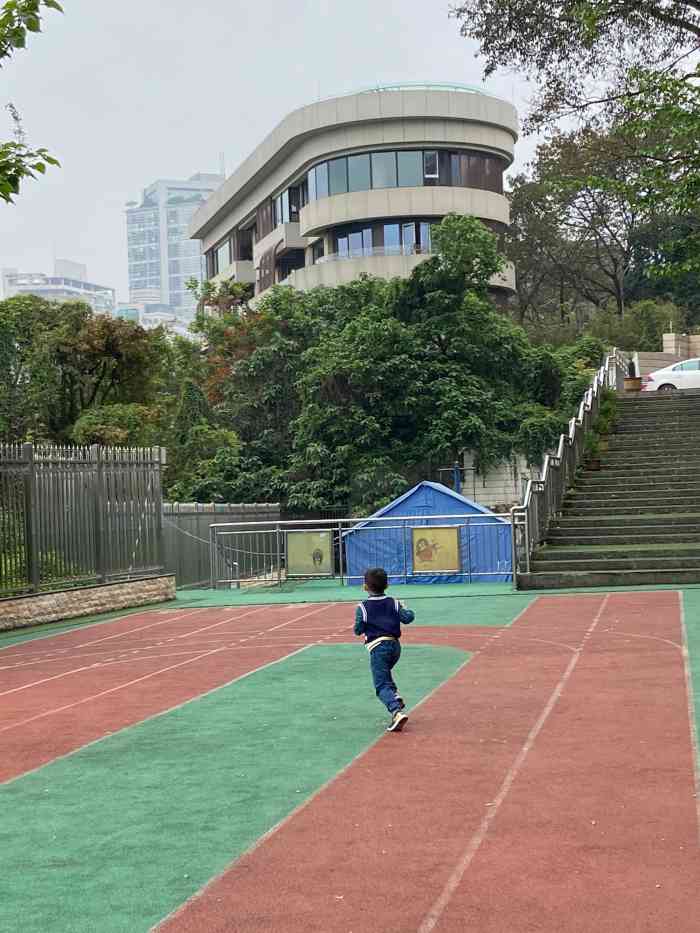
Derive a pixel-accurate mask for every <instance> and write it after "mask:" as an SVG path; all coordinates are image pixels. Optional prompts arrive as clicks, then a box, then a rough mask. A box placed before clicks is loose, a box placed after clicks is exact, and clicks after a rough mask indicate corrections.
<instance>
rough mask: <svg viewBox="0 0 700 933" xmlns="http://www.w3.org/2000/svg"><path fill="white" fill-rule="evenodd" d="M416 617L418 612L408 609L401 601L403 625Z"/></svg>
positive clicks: (400, 616)
mask: <svg viewBox="0 0 700 933" xmlns="http://www.w3.org/2000/svg"><path fill="white" fill-rule="evenodd" d="M415 617H416V614H415V612H414V611H413V609H407V608H406V607H405V606H404V604H403V603H399V619H400V620H401V622H402V623H403V625H410V624H411V622H413V620H414V619H415Z"/></svg>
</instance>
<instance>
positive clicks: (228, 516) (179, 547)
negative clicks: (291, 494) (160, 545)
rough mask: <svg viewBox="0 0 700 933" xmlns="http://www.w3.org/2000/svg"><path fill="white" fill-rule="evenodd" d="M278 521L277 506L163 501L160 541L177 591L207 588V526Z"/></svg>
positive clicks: (267, 504) (208, 572) (272, 504)
mask: <svg viewBox="0 0 700 933" xmlns="http://www.w3.org/2000/svg"><path fill="white" fill-rule="evenodd" d="M279 518H280V506H279V504H278V503H269V502H262V503H251V504H239V503H230V502H216V503H204V504H203V503H198V502H165V503H164V504H163V539H164V550H165V568H166V570H167V571H168V573H174V574H175V578H176V580H177V585H178V588H180V587H200V586H206V587H208V586H209V582H210V575H211V568H210V561H209V526H210V525H211V524H212V523H213V522H255V521H273V520H278V519H279Z"/></svg>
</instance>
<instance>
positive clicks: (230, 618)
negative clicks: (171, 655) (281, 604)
mask: <svg viewBox="0 0 700 933" xmlns="http://www.w3.org/2000/svg"><path fill="white" fill-rule="evenodd" d="M241 608H242V607H241ZM256 612H260V606H255V607H254V608H253V609H249V610H248V611H247V612H242V613H241V614H240V615H239V616H228V617H227V618H226V619H222V620H221V622H212V624H211V625H205V626H204V627H203V628H196V629H195V630H194V632H185V634H184V635H173V636H172V638H169V639H168V641H175V640H176V639H178V638H190V637H191V636H192V635H199V633H200V632H206V631H208V630H209V629H210V628H218V627H219V626H220V625H226V623H227V622H234V621H236V622H237V621H238V619H245V617H246V616H252V615H254V614H255V613H256Z"/></svg>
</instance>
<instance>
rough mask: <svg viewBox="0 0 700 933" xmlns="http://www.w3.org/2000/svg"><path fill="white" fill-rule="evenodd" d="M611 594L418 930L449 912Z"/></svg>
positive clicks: (424, 929)
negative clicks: (448, 907)
mask: <svg viewBox="0 0 700 933" xmlns="http://www.w3.org/2000/svg"><path fill="white" fill-rule="evenodd" d="M610 595H611V594H610V593H608V594H607V595H606V596H605V598H604V599H603V601H602V603H601V604H600V607H599V609H598V612H597V613H596V615H595V618H594V619H593V621H592V622H591V624H590V625H589V627H588V629H587V631H586V633H585V635H584V636H583V639H582V640H581V643H580V645H579V646H578V648H577V649H576V651H575V653H574V655H573V656H572V658H571V660H570V661H569V663H568V665H567V666H566V670H565V671H564V673H563V674H562V676H561V678H560V680H559V683H558V684H557V685H556V687H555V688H554V690H553V691H552V694H551V696H550V697H549V699H548V700H547V703H546V705H545V707H544V709H543V710H542V712H541V713H540V715H539V717H538V719H537V722H536V723H535V724H534V726H533V727H532V729H531V730H530V732H529V734H528V736H527V738H526V739H525V742H524V744H523V746H522V748H521V749H520V751H519V752H518V755H517V757H516V759H515V761H514V762H513V764H512V765H511V766H510V768H509V769H508V771H507V773H506V776H505V777H504V779H503V783H502V784H501V787H500V790H499V791H498V794H497V795H496V797H495V799H494V801H493V803H492V804H491V805H490V806H489V808H488V812H487V813H486V815H485V816H484V818H483V819H482V821H481V824H480V826H479V828H478V829H477V831H476V832H475V833H474V835H473V836H472V837H471V839H470V840H469V843H468V844H467V847H466V849H465V850H464V853H463V854H462V856H461V858H460V859H459V861H458V862H457V864H456V865H455V867H454V869H453V870H452V874H451V875H450V877H449V878H448V879H447V883H446V884H445V886H444V888H443V889H442V892H441V893H440V896H439V897H438V899H437V900H436V901H435V903H434V904H433V906H432V907H431V908H430V910H429V911H428V913H427V915H426V916H425V918H424V920H423V922H422V923H421V925H420V926H419V927H418V933H430V931H431V930H434V929H435V927H436V926H437V924H438V923H439V921H440V918H441V917H442V915H443V913H444V912H445V909H446V908H447V906H448V904H449V903H450V901H451V900H452V897H453V895H454V893H455V891H456V890H457V888H458V887H459V884H460V882H461V881H462V878H463V877H464V873H465V872H466V870H467V868H469V865H470V864H471V862H472V860H473V858H474V856H475V855H476V853H477V852H478V851H479V848H480V847H481V844H482V842H483V841H484V839H485V838H486V835H487V833H488V831H489V829H490V827H491V824H492V823H493V821H494V820H495V818H496V816H497V814H498V811H499V810H500V808H501V805H502V804H503V801H504V800H505V799H506V797H507V796H508V792H509V791H510V789H511V787H512V786H513V782H514V781H515V779H516V777H517V776H518V773H519V772H520V769H521V768H522V766H523V764H524V763H525V759H526V758H527V756H528V755H529V753H530V751H531V749H532V747H533V745H534V744H535V741H536V740H537V736H538V735H539V734H540V732H541V731H542V728H543V726H544V724H545V723H546V722H547V720H548V719H549V716H550V714H551V712H552V710H553V709H554V707H555V706H556V704H557V701H558V700H559V698H560V696H561V695H562V693H563V691H564V688H565V687H566V684H567V683H568V681H569V678H570V677H571V675H572V674H573V672H574V670H575V668H576V665H577V664H578V662H579V659H580V657H581V654H582V652H583V649H584V647H585V646H586V643H587V642H588V640H589V639H590V637H591V635H592V634H593V632H594V631H595V629H596V628H597V626H598V623H599V622H600V619H601V616H602V615H603V612H604V611H605V607H606V606H607V603H608V600H609V599H610Z"/></svg>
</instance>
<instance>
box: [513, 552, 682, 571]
mask: <svg viewBox="0 0 700 933" xmlns="http://www.w3.org/2000/svg"><path fill="white" fill-rule="evenodd" d="M676 569H682V570H695V571H697V573H698V574H700V557H675V556H674V557H616V558H612V559H606V558H604V559H602V560H595V559H592V558H590V557H589V558H587V559H586V560H540V558H539V557H537V558H533V559H532V560H531V561H530V570H531V571H532V572H533V573H538V572H540V571H542V572H545V573H554V572H556V573H562V572H566V571H568V570H576V571H588V572H590V571H596V570H603V571H604V570H651V571H656V570H676Z"/></svg>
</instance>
